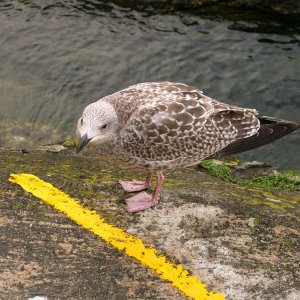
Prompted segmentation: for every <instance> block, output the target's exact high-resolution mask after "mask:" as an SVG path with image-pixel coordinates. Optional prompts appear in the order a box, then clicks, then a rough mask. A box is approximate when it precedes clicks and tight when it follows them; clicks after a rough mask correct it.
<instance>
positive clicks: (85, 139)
mask: <svg viewBox="0 0 300 300" xmlns="http://www.w3.org/2000/svg"><path fill="white" fill-rule="evenodd" d="M90 140H91V139H89V138H88V136H87V134H84V135H83V136H82V137H81V139H80V142H79V145H78V147H77V151H76V153H78V152H79V151H81V150H82V148H83V147H84V146H85V145H86V144H87V143H88V142H89V141H90Z"/></svg>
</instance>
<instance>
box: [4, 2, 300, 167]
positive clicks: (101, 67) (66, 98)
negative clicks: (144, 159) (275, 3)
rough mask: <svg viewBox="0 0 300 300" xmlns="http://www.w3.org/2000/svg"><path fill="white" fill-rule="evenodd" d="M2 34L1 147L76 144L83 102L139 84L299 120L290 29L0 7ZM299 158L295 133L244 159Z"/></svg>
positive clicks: (122, 11)
mask: <svg viewBox="0 0 300 300" xmlns="http://www.w3.org/2000/svg"><path fill="white" fill-rule="evenodd" d="M132 7H135V9H134V8H132ZM0 28H1V31H0V79H1V85H0V132H1V136H0V147H18V148H19V147H27V146H35V145H40V144H50V143H56V142H60V141H62V140H64V139H67V138H72V137H74V131H75V127H76V122H77V119H78V117H79V116H80V114H81V112H82V110H83V108H84V107H85V106H86V105H87V104H88V103H90V102H93V101H95V100H97V99H99V98H101V97H103V96H105V95H107V94H109V93H113V92H115V91H117V90H120V89H122V88H125V87H127V86H129V85H131V84H135V83H138V82H144V81H160V80H168V81H177V82H184V83H187V84H191V85H194V86H196V87H199V88H200V89H202V90H203V91H204V92H205V94H207V95H209V96H211V97H214V98H217V99H220V100H223V101H225V102H228V103H231V104H235V105H240V106H246V107H254V108H257V109H258V111H259V112H260V113H261V114H263V115H269V116H273V117H278V118H286V119H291V120H299V119H300V118H299V116H300V91H299V87H300V63H299V59H300V47H299V45H300V34H299V32H300V28H297V27H296V26H295V25H289V24H279V23H277V22H276V21H272V22H262V23H259V22H258V23H257V22H249V21H240V20H234V19H232V20H224V19H222V18H221V17H219V16H209V17H207V16H203V15H197V14H194V13H193V12H192V11H189V12H187V11H185V12H183V11H172V12H171V11H170V12H168V11H166V10H164V11H157V10H155V9H154V8H152V7H151V6H147V5H144V6H141V5H134V4H132V5H131V7H121V6H118V5H117V4H113V3H110V2H105V1H103V2H102V1H71V0H70V1H1V2H0ZM299 153H300V135H299V133H294V134H292V135H290V136H288V137H286V138H284V139H282V140H280V141H277V142H275V143H273V144H271V145H269V146H266V147H263V148H261V149H257V150H253V151H250V152H247V153H245V154H243V158H246V159H257V160H264V161H266V162H269V163H271V164H274V165H276V166H277V167H279V168H285V169H287V168H292V169H298V170H300V159H299Z"/></svg>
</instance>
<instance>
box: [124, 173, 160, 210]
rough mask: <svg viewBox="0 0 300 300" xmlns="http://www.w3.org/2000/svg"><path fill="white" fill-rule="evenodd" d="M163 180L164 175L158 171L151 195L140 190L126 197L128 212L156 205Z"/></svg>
mask: <svg viewBox="0 0 300 300" xmlns="http://www.w3.org/2000/svg"><path fill="white" fill-rule="evenodd" d="M163 181H164V175H163V174H162V172H160V171H158V172H157V184H156V188H155V191H154V194H153V196H151V195H149V194H147V193H146V192H141V193H138V194H137V195H135V196H133V197H131V198H128V199H126V203H127V205H128V207H127V210H128V211H129V212H136V211H140V210H144V209H147V208H149V207H151V206H154V205H156V204H157V203H158V200H159V197H160V190H161V186H162V184H163Z"/></svg>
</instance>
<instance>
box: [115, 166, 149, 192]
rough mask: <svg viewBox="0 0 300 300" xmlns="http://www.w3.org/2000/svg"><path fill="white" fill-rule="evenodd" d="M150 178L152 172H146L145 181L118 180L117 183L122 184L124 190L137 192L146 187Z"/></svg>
mask: <svg viewBox="0 0 300 300" xmlns="http://www.w3.org/2000/svg"><path fill="white" fill-rule="evenodd" d="M151 178H152V172H150V171H149V172H148V174H147V178H146V181H145V182H144V181H137V180H133V181H119V183H120V184H121V185H122V187H123V189H124V190H125V191H126V192H139V191H142V190H145V189H147V188H148V187H149V186H150V183H151Z"/></svg>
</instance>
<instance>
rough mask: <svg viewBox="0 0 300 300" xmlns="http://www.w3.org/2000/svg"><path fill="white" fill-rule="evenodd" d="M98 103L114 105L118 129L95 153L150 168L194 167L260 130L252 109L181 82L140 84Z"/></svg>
mask: <svg viewBox="0 0 300 300" xmlns="http://www.w3.org/2000/svg"><path fill="white" fill-rule="evenodd" d="M103 101H104V102H108V103H110V104H111V105H112V106H113V107H114V109H115V111H116V114H117V117H118V123H119V130H118V132H117V134H116V135H115V136H114V137H112V138H111V140H110V141H107V143H106V144H104V145H101V146H99V147H97V149H94V151H95V152H96V153H97V154H99V155H102V154H104V155H109V156H112V157H114V158H115V159H116V160H122V161H124V162H128V163H130V164H136V165H140V166H143V167H145V168H148V169H151V170H165V169H173V168H176V167H185V166H190V165H194V164H197V163H199V162H200V161H201V160H203V159H205V158H206V157H209V156H211V155H213V154H215V153H216V152H218V151H219V150H221V149H223V148H224V147H225V146H226V145H228V144H230V143H232V142H234V141H236V140H238V139H244V138H247V137H250V136H252V135H254V134H256V132H258V130H259V127H260V123H259V120H258V118H257V117H256V115H257V112H256V111H255V110H253V109H245V108H240V107H237V106H232V105H228V104H225V103H222V102H220V101H217V100H215V99H212V98H210V97H207V96H205V95H204V94H203V93H202V92H201V91H200V90H198V89H197V88H194V87H191V86H188V85H185V84H181V83H171V82H151V83H140V84H137V85H133V86H130V87H129V88H127V89H124V90H121V91H119V92H117V93H114V94H112V95H109V96H106V97H104V98H102V99H100V100H99V101H98V103H97V105H101V103H102V102H103Z"/></svg>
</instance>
